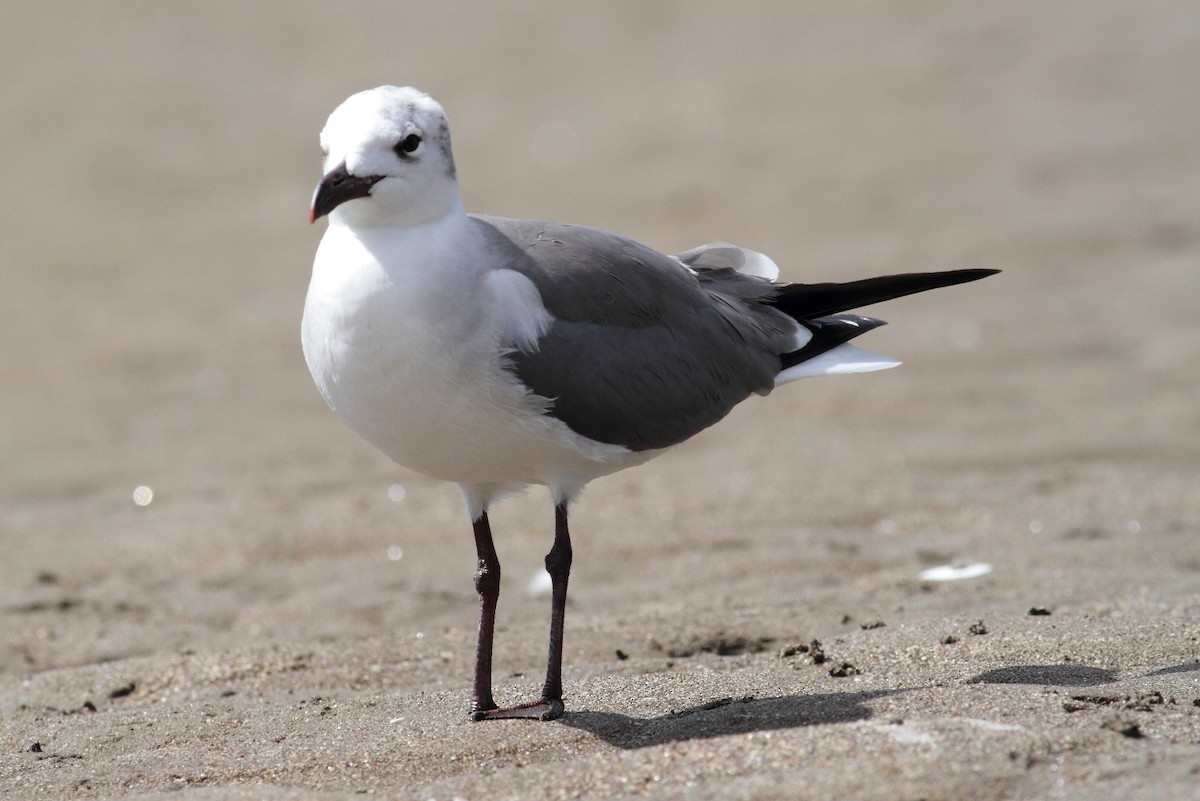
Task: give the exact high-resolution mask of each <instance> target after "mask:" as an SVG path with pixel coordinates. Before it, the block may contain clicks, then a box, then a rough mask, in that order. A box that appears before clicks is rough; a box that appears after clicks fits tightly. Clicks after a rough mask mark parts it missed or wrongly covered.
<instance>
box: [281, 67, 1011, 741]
mask: <svg viewBox="0 0 1200 801" xmlns="http://www.w3.org/2000/svg"><path fill="white" fill-rule="evenodd" d="M321 149H322V151H323V152H324V154H325V159H324V172H325V175H324V177H323V178H322V179H321V182H320V184H319V185H318V186H317V189H316V192H315V194H314V195H313V200H312V207H311V213H310V218H311V220H312V221H314V222H315V221H316V220H317V219H318V218H320V217H325V216H328V217H329V226H328V229H327V230H326V232H325V235H324V237H323V238H322V240H321V244H320V247H319V248H318V250H317V255H316V261H315V263H314V265H313V274H312V282H311V284H310V285H309V289H308V297H307V300H306V301H305V305H304V320H303V323H302V326H301V327H302V334H301V336H302V341H303V344H304V358H305V361H307V363H308V368H309V370H310V371H311V372H312V376H313V379H314V380H315V381H316V384H317V387H318V388H319V389H320V391H321V394H322V395H323V396H324V398H325V401H326V402H327V403H328V404H329V407H330V408H331V409H332V410H333V411H334V412H335V413H336V414H337V416H338V417H340V418H341V419H342V421H343V422H345V423H346V425H348V426H349V427H350V428H352V429H353V430H354V431H356V432H358V433H359V434H360V435H361V436H362V437H363V438H365V439H366V440H367V441H368V442H370V443H371V444H372V445H374V446H375V447H377V448H379V449H380V450H381V451H383V453H385V454H386V455H387V456H389V457H391V458H392V459H393V460H395V461H396V462H398V463H399V464H401V465H404V466H405V467H408V468H411V469H413V470H416V471H417V472H420V473H423V474H425V475H427V476H432V477H434V478H438V479H443V480H446V481H452V482H455V483H457V484H458V485H459V487H460V488H461V489H462V494H463V497H464V499H465V501H466V507H467V511H468V513H469V515H470V518H471V521H472V525H473V528H474V534H475V547H476V552H477V555H478V569H477V570H476V572H475V588H476V590H477V591H478V593H479V602H480V612H479V634H478V640H477V645H476V653H475V660H476V661H475V679H474V690H473V693H472V696H471V717H472V718H474V719H475V720H484V719H493V718H514V717H518V718H541V719H550V718H556V717H559V716H560V715H562V714H563V700H562V636H563V611H564V608H565V606H566V600H567V576H568V574H569V572H570V567H571V540H570V535H569V534H568V531H567V508H568V506H569V505H570V503H571V501H572V500H573V499H574V498H575V497H576V496H577V495H578V494H579V492H580V490H581V489H582V488H583V486H584V485H585V484H587V483H588V482H589V481H591V480H592V479H594V478H597V477H599V476H603V475H606V474H608V473H612V472H615V471H617V470H622V469H624V468H626V467H631V466H633V465H637V464H641V463H643V462H645V461H646V460H648V459H650V458H652V457H654V456H656V455H658V454H660V453H662V452H663V451H664V450H665V449H667V448H669V447H671V446H672V445H677V444H678V443H680V442H683V441H684V440H686V439H688V438H689V437H691V436H693V435H695V434H696V433H698V432H700V431H702V430H704V429H705V428H707V427H709V426H710V425H712V424H713V423H716V422H717V421H718V420H720V419H721V418H722V417H724V416H725V415H726V414H728V413H729V411H730V409H732V408H733V407H734V406H735V405H737V404H738V403H740V402H741V401H743V400H745V399H746V398H747V397H749V396H750V395H752V394H758V395H766V394H767V393H769V392H770V391H771V390H772V389H773V388H775V387H776V386H778V385H779V384H782V383H785V382H788V381H792V380H795V379H797V378H803V377H805V376H816V375H832V374H838V373H857V372H867V371H870V370H881V369H885V368H888V367H894V366H895V365H897V364H899V362H896V361H894V360H892V359H887V358H884V357H881V356H877V355H875V354H872V353H869V352H867V351H865V350H862V349H860V348H857V347H855V346H854V345H851V344H848V343H849V341H850V340H851V339H852V338H854V337H856V336H858V335H859V334H861V333H864V332H865V331H868V330H870V329H872V328H875V327H877V326H880V325H882V324H883V321H881V320H876V319H873V318H870V317H862V316H859V315H855V314H842V313H841V312H844V311H846V310H848V309H853V308H857V307H859V306H864V305H867V304H870V303H876V302H879V301H883V300H888V299H891V298H896V297H900V296H902V295H908V294H911V293H914V292H921V291H924V290H927V289H934V288H936V287H944V286H950V285H952V284H959V283H963V282H966V281H974V280H976V279H979V278H983V277H984V276H987V275H991V274H992V273H994V272H996V271H995V270H956V271H951V272H941V273H913V274H906V275H891V276H885V277H881V278H868V279H866V280H861V281H852V282H850V283H843V284H832V283H822V284H783V283H777V282H776V279H777V278H778V275H779V270H778V268H777V267H776V266H775V263H774V262H773V261H771V260H770V259H769V258H767V257H766V256H764V255H762V254H760V253H756V252H754V251H752V250H747V249H745V248H739V247H736V246H734V245H728V244H713V245H704V246H702V247H698V248H695V249H694V250H689V251H687V252H685V253H679V254H676V255H674V256H667V255H663V254H662V253H659V252H657V251H655V250H651V249H650V248H648V247H646V246H644V245H640V244H638V243H637V242H634V241H632V240H630V239H626V238H625V237H622V236H618V235H616V234H611V233H608V232H606V231H601V230H597V229H594V228H585V227H582V226H576V225H561V224H558V223H549V222H532V221H526V220H512V219H505V218H501V217H484V216H476V215H472V214H467V213H466V211H465V210H464V209H463V205H462V201H461V200H460V198H459V191H458V181H457V176H456V171H455V166H454V158H453V156H452V154H451V150H450V128H449V125H448V123H447V121H446V115H445V113H444V112H443V110H442V107H441V106H440V105H439V104H438V103H437V102H436V101H435V100H433V99H432V98H431V97H429V96H428V95H426V94H424V93H422V92H419V91H417V90H415V89H412V88H407V87H406V88H399V87H394V86H381V87H379V88H377V89H371V90H368V91H365V92H360V93H358V94H355V95H353V96H351V97H350V98H349V99H348V100H346V101H345V102H344V103H342V104H341V105H340V106H338V107H337V109H335V110H334V112H333V114H332V115H330V117H329V121H328V123H327V124H326V125H325V128H324V130H323V131H322V132H321ZM535 484H540V485H544V486H546V487H547V488H548V489H549V492H550V496H551V499H552V500H553V503H554V520H555V525H554V544H553V547H552V548H551V549H550V553H549V554H547V556H546V570H547V571H548V572H549V574H550V578H551V583H552V593H551V598H552V600H551V618H550V655H549V660H548V664H547V667H546V681H545V685H544V686H543V688H542V693H541V697H540V698H538V699H537V700H535V701H532V702H530V703H526V704H521V705H519V706H514V707H508V708H503V709H502V708H500V707H498V706H497V704H496V702H495V701H494V700H493V697H492V682H491V672H492V632H493V628H494V625H495V615H496V600H497V597H498V595H499V592H500V562H499V560H498V559H497V557H496V549H495V547H494V545H493V544H492V533H491V528H490V526H489V524H488V516H487V512H488V508H489V507H490V506H491V504H492V503H493V502H494V501H496V500H498V499H499V498H501V497H502V496H504V495H506V494H508V493H511V492H515V491H519V490H521V489H524V488H525V487H528V486H530V485H535Z"/></svg>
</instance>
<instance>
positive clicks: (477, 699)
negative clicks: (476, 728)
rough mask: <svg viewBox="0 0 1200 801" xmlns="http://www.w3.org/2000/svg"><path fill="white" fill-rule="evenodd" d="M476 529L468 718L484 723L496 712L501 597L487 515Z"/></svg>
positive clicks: (477, 521) (497, 560) (484, 515)
mask: <svg viewBox="0 0 1200 801" xmlns="http://www.w3.org/2000/svg"><path fill="white" fill-rule="evenodd" d="M472 526H473V527H474V529H475V553H476V555H477V556H478V558H479V565H478V567H476V568H475V591H476V592H478V593H479V634H478V638H477V639H476V641H475V686H474V688H473V690H472V692H471V717H472V718H474V719H475V720H483V719H484V718H485V717H487V713H488V712H491V711H493V710H495V709H496V702H495V701H493V700H492V635H493V633H494V631H495V629H496V601H498V600H499V598H500V559H499V558H498V557H497V556H496V546H495V545H494V544H493V543H492V527H491V525H489V524H488V516H487V512H483V513H482V514H480V515H479V519H477V520H476V521H475V522H474V523H472Z"/></svg>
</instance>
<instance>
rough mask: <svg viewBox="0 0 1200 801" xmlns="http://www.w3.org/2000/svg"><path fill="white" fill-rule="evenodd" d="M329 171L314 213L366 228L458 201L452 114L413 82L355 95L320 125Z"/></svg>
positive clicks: (427, 217)
mask: <svg viewBox="0 0 1200 801" xmlns="http://www.w3.org/2000/svg"><path fill="white" fill-rule="evenodd" d="M321 150H322V152H323V153H324V154H325V161H324V170H325V177H324V178H322V179H321V183H320V184H318V185H317V190H316V192H315V193H314V194H313V200H312V208H311V211H310V219H311V220H313V221H314V222H315V221H316V220H317V219H318V218H320V217H323V216H325V215H326V214H334V213H336V217H331V219H338V220H340V221H345V222H347V223H350V224H352V225H359V226H407V225H419V224H421V223H424V222H429V221H431V220H435V219H437V218H439V217H441V216H443V215H445V214H446V213H447V212H449V211H451V210H453V209H454V208H456V207H458V205H459V204H460V201H459V196H458V181H457V179H456V177H455V171H454V155H453V154H452V152H451V150H450V125H449V123H448V122H447V121H446V113H445V112H444V111H443V110H442V107H441V105H439V104H438V102H437V101H436V100H434V99H433V98H432V97H430V96H429V95H427V94H425V93H424V92H420V91H418V90H416V89H413V88H411V87H407V86H405V87H399V86H380V87H378V88H375V89H368V90H367V91H365V92H359V93H358V94H355V95H351V96H350V97H349V98H347V99H346V100H345V102H343V103H342V104H341V105H340V106H338V107H337V108H336V109H334V111H333V113H332V114H330V115H329V121H328V122H326V123H325V128H324V130H322V131H321Z"/></svg>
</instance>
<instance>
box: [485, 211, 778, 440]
mask: <svg viewBox="0 0 1200 801" xmlns="http://www.w3.org/2000/svg"><path fill="white" fill-rule="evenodd" d="M472 220H473V223H474V224H475V225H476V227H477V229H478V231H479V232H480V233H481V235H482V236H484V237H485V238H486V239H487V240H488V243H489V248H490V249H492V251H493V252H494V253H495V254H496V256H497V257H498V260H499V261H498V266H503V267H505V268H509V269H513V270H516V271H518V272H520V273H522V274H523V275H525V276H526V277H528V278H529V279H530V280H531V281H532V282H533V283H534V285H535V286H536V287H537V289H538V291H539V292H540V293H541V296H542V303H543V304H544V305H545V307H546V309H547V311H549V312H550V314H551V315H552V316H553V317H554V322H553V323H552V324H551V325H550V327H549V329H548V330H547V331H546V333H545V335H544V336H543V337H542V338H541V339H540V340H539V341H538V343H537V349H536V350H535V351H533V352H527V351H520V350H518V351H515V352H513V353H512V354H511V357H510V358H511V367H512V370H513V371H514V372H515V374H516V375H517V377H518V378H519V379H520V380H521V381H522V383H524V384H525V385H526V386H528V387H529V388H530V389H531V390H532V391H533V392H535V393H537V394H538V395H541V396H542V397H545V398H549V399H551V401H552V403H553V405H552V407H551V409H550V411H549V413H550V414H552V415H553V416H555V417H556V418H558V419H560V420H562V421H563V422H564V423H566V424H567V425H568V426H569V427H570V428H571V429H573V430H574V431H576V432H578V433H579V434H582V435H583V436H585V437H588V438H590V439H594V440H597V441H599V442H606V443H612V444H616V445H623V446H625V447H627V448H630V449H632V450H648V449H653V448H664V447H667V446H670V445H674V444H676V443H678V442H682V441H683V440H685V439H687V438H688V437H691V436H692V435H694V434H696V433H697V432H699V431H701V430H703V429H705V428H707V427H708V426H710V425H712V424H713V423H716V422H717V421H718V420H720V419H721V418H723V417H724V416H725V415H726V414H728V413H729V410H730V409H732V408H733V407H734V406H735V405H736V404H738V403H740V402H741V401H742V400H744V399H745V398H746V397H747V396H749V395H750V394H751V393H754V392H757V393H761V394H765V393H767V392H769V391H770V390H771V388H772V387H773V385H774V380H775V376H776V375H777V374H778V373H779V371H780V369H781V361H780V355H781V354H783V353H786V352H788V351H789V350H791V349H792V348H793V347H794V345H795V342H796V329H797V324H796V322H794V321H793V320H791V319H790V318H788V317H787V316H786V315H784V314H783V313H782V312H780V311H778V310H776V309H774V308H772V307H771V306H770V305H768V304H769V303H770V302H771V299H772V297H773V296H774V293H775V291H776V290H775V285H773V284H772V283H771V282H769V281H766V280H763V279H760V278H755V277H752V276H746V275H742V274H740V273H738V272H736V271H734V270H732V269H697V270H694V271H693V270H689V269H688V268H686V267H684V266H683V265H682V264H680V262H679V261H677V260H675V259H673V258H671V257H669V256H665V255H663V254H661V253H658V252H657V251H654V250H651V249H650V248H647V247H645V246H644V245H640V244H638V243H637V242H634V241H632V240H630V239H626V238H624V237H620V236H617V235H616V234H611V233H608V232H606V231H600V230H597V229H594V228H586V227H582V226H572V225H561V224H557V223H543V222H531V221H525V220H510V219H504V218H497V217H472Z"/></svg>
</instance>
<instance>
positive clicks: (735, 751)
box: [0, 0, 1200, 801]
mask: <svg viewBox="0 0 1200 801" xmlns="http://www.w3.org/2000/svg"><path fill="white" fill-rule="evenodd" d="M568 9H569V10H568ZM0 66H2V67H3V69H2V70H0V75H2V76H3V77H0V106H2V107H3V109H4V113H3V114H2V115H0V132H2V136H0V141H3V143H4V158H3V163H4V174H5V180H6V184H7V191H5V193H4V200H3V204H4V214H3V215H0V243H2V244H0V252H2V254H3V270H4V276H5V286H4V290H3V291H2V292H0V336H2V340H3V343H4V349H3V354H4V356H3V359H2V360H0V446H2V449H3V453H4V458H3V459H2V460H0V547H2V549H3V550H2V553H3V559H0V616H2V617H0V621H2V622H0V746H2V749H3V756H2V757H0V796H3V797H4V798H5V799H67V798H89V799H90V798H145V799H149V798H159V797H162V798H166V797H170V798H183V799H225V798H230V799H305V800H306V801H307V800H308V799H335V798H346V797H350V796H357V795H360V794H374V795H378V796H382V797H387V798H414V799H431V798H432V799H444V800H448V799H454V798H461V799H488V801H499V800H500V799H543V798H545V799H559V798H634V797H636V798H652V799H751V798H753V799H763V798H779V799H797V798H813V799H825V798H838V799H879V801H884V800H885V799H887V800H888V801H892V800H895V799H905V800H906V801H917V799H924V801H962V800H964V799H984V800H987V801H991V800H993V799H994V800H996V801H999V800H1000V799H1088V800H1089V801H1096V800H1100V801H1103V800H1105V799H1112V800H1113V801H1118V800H1119V801H1143V800H1144V801H1173V800H1174V799H1200V103H1198V102H1197V99H1198V98H1200V10H1197V9H1196V8H1195V6H1194V4H1190V3H1185V2H1167V1H1166V0H1163V1H1161V2H1159V1H1157V0H1152V1H1151V2H1145V3H1138V4H1133V3H1122V2H1115V1H1112V2H1109V1H1101V2H1095V1H1090V0H1089V1H1088V2H1085V1H1084V0H1068V1H1067V2H1061V3H1055V4H1046V3H1040V2H1024V1H1023V0H1022V1H1021V2H1012V3H1003V4H997V3H992V4H984V3H956V2H949V0H929V1H928V2H927V1H926V0H919V1H918V2H911V3H903V4H896V3H887V2H883V0H864V2H861V3H853V4H822V3H810V2H780V1H778V0H772V1H771V2H750V3H739V4H717V3H688V2H682V1H681V0H676V1H672V2H663V3H640V2H633V0H620V1H619V2H611V3H604V4H600V3H586V4H580V5H579V6H578V7H576V6H569V7H568V6H565V5H563V4H557V3H549V2H534V1H533V0H528V1H526V2H519V3H513V4H495V5H492V6H481V5H478V4H471V3H465V2H458V1H457V0H455V1H454V2H445V3H436V4H435V3H425V4H416V3H412V4H409V3H404V4H398V3H383V2H366V3H360V4H345V5H331V4H321V3H314V2H307V1H306V2H289V3H283V2H264V3H255V4H240V3H232V2H213V3H204V4H200V3H183V4H161V3H152V2H103V3H95V4H86V5H82V6H79V7H77V8H74V9H72V10H71V11H70V13H64V11H63V10H62V9H60V8H56V7H54V6H53V5H46V4H43V5H38V4H21V5H19V6H16V7H14V8H12V9H9V10H8V11H7V13H6V15H5V23H4V25H3V28H2V29H0ZM384 83H394V84H411V85H414V86H418V87H421V88H422V89H425V90H426V91H428V92H430V93H431V94H433V95H434V96H435V97H437V98H438V99H439V100H440V101H441V102H442V104H443V105H444V106H445V108H446V110H447V112H448V114H449V116H450V120H451V123H452V125H453V132H454V144H455V155H456V160H457V165H458V170H459V174H460V179H461V182H462V189H463V195H464V200H465V202H466V205H467V208H468V210H470V211H477V212H487V213H493V214H500V215H505V216H512V217H528V218H536V219H551V220H558V221H564V222H575V223H584V224H588V225H593V226H597V227H601V228H607V229H611V230H615V231H619V232H621V233H623V234H626V235H629V236H632V237H633V238H635V239H637V240H639V241H642V242H644V243H646V244H648V245H651V246H653V247H656V248H658V249H660V250H663V251H666V252H678V251H681V250H684V249H686V248H689V247H692V246H695V245H698V244H701V243H704V242H711V241H717V240H723V241H730V242H736V243H738V244H741V245H745V246H747V247H751V248H755V249H757V250H761V251H763V252H765V253H768V254H769V255H771V256H772V257H773V258H774V259H775V260H776V261H777V262H778V263H779V265H780V266H781V268H782V272H783V277H784V278H785V279H787V280H790V281H803V282H819V281H839V280H852V279H855V278H863V277H868V276H872V275H880V274H885V273H889V272H910V271H919V270H921V271H923V270H946V269H955V268H962V267H992V268H1000V269H1002V270H1003V273H1002V274H1001V275H999V276H995V277H992V278H989V279H987V280H986V281H984V282H981V283H977V284H969V285H964V286H961V287H953V288H948V289H944V290H939V291H936V292H932V293H928V294H926V295H920V296H914V297H911V298H905V299H901V300H897V301H893V302H890V303H888V304H885V305H880V306H875V307H870V308H869V309H867V310H866V313H868V314H872V315H875V316H879V317H882V318H884V319H886V320H888V321H889V323H890V324H889V325H888V326H887V327H885V328H882V329H880V330H878V331H873V332H871V333H870V334H868V335H867V336H865V337H864V338H863V339H862V344H863V345H864V346H865V347H868V348H870V349H872V350H875V351H878V352H880V353H884V354H887V355H889V356H893V357H896V358H899V359H901V360H903V361H904V365H903V366H902V367H900V368H899V369H896V370H890V371H887V372H883V373H875V374H871V375H864V376H845V377H837V378H828V379H820V380H815V381H802V382H798V383H796V384H793V385H789V386H786V387H783V388H781V389H780V390H779V391H777V392H775V393H772V395H770V396H769V397H766V398H752V399H751V400H749V401H747V402H746V403H744V404H743V405H742V406H740V407H738V408H737V409H736V410H735V411H734V413H733V414H731V415H730V416H729V417H728V418H727V419H726V420H725V421H723V422H722V423H721V424H720V425H718V426H716V427H714V428H712V429H710V430H708V431H706V432H704V433H703V434H701V435H700V436H698V437H696V438H695V439H694V440H692V441H690V442H688V443H686V444H685V445H683V446H681V447H680V448H678V449H676V450H675V451H673V452H671V453H669V454H667V455H664V456H662V457H661V458H658V459H656V460H654V461H652V462H650V463H649V464H647V465H645V466H643V467H639V468H637V469H634V470H629V471H625V472H623V473H620V474H618V475H615V476H611V477H609V478H605V479H602V480H599V481H597V482H595V483H594V484H593V485H591V486H590V487H589V488H588V489H587V490H586V492H585V494H584V495H583V497H582V499H581V500H580V502H579V503H578V504H577V505H576V506H575V507H574V509H573V517H572V531H573V534H574V539H575V562H574V569H573V573H572V577H571V596H570V605H569V607H568V610H567V623H566V649H565V684H566V694H567V714H566V716H565V717H564V718H562V719H561V720H559V721H554V722H546V723H531V722H523V721H502V722H488V723H482V724H475V723H471V722H469V721H468V720H467V714H466V713H467V703H468V694H469V688H470V679H471V666H472V662H471V660H472V656H473V649H474V636H475V634H474V631H475V622H476V620H475V618H476V613H477V601H476V596H475V593H474V588H473V585H472V582H471V574H472V571H473V570H474V558H475V557H474V549H473V544H472V540H471V531H470V525H469V522H468V520H467V519H466V516H465V514H464V512H463V509H462V502H461V499H460V496H459V494H458V491H457V489H456V488H455V487H454V486H452V485H447V484H441V483H438V482H435V481H432V480H430V479H426V478H423V477H421V476H419V475H416V474H414V473H411V472H409V471H407V470H404V469H403V468H400V467H398V466H396V465H394V464H392V463H390V462H389V461H388V460H387V459H386V458H385V457H383V456H382V455H380V454H378V453H376V452H375V451H374V450H373V449H372V448H371V447H370V446H368V445H367V444H366V443H364V442H362V441H361V440H359V439H358V438H357V437H356V436H355V435H354V434H353V433H351V432H350V431H349V430H347V429H346V428H345V427H344V426H342V425H341V424H340V423H339V422H338V421H337V419H336V418H335V417H334V416H333V415H332V414H331V413H330V412H329V410H328V409H327V408H326V407H325V405H324V403H323V401H322V400H321V397H320V396H319V394H318V393H317V391H316V389H315V388H314V386H313V385H312V381H311V379H310V378H309V376H308V373H307V370H306V368H305V365H304V361H303V358H302V355H301V352H300V344H299V320H300V313H301V308H302V306H303V302H304V295H305V291H306V288H307V283H308V277H309V270H310V267H311V264H312V256H313V252H314V250H315V248H316V245H317V242H318V241H319V239H320V236H321V233H322V232H323V230H324V223H318V224H317V225H309V224H308V221H307V211H308V202H309V198H310V195H311V192H312V189H313V187H314V185H315V184H316V181H317V180H318V178H319V177H320V175H319V174H320V158H319V156H320V153H319V150H318V146H317V134H318V132H319V130H320V128H321V126H322V125H323V124H324V121H325V118H326V116H327V115H328V114H329V112H330V111H331V110H332V109H333V108H334V107H335V106H336V105H337V104H338V103H339V102H341V100H342V99H344V98H345V97H346V96H347V95H349V94H351V93H352V92H355V91H358V90H360V89H364V88H368V87H371V86H376V85H379V84H384ZM492 523H493V528H494V530H495V532H496V539H497V546H498V548H499V552H500V558H501V560H502V563H503V565H504V570H505V573H504V585H503V590H502V595H501V600H500V610H499V627H498V634H497V644H496V670H495V676H496V685H497V686H496V689H497V696H498V698H497V700H498V701H500V702H501V703H505V702H515V701H518V700H522V699H524V698H526V697H528V696H530V695H531V694H532V693H534V692H535V691H536V690H537V688H538V687H539V686H540V680H541V671H542V670H543V666H544V660H545V648H546V642H545V641H546V626H547V617H548V607H549V600H548V598H547V597H545V595H543V594H540V593H539V592H537V591H533V590H531V589H530V586H531V581H532V580H533V578H534V576H535V573H536V571H537V570H538V569H539V568H540V566H541V563H542V556H543V555H544V554H545V552H546V550H547V549H548V548H549V545H550V541H551V535H552V524H553V518H552V511H551V508H550V505H549V503H548V501H547V498H546V494H545V492H544V491H533V492H530V493H529V494H528V495H526V496H522V497H520V498H515V499H512V500H510V501H507V502H506V503H505V504H503V505H501V506H500V507H499V508H498V509H497V510H496V511H495V513H494V514H493V516H492ZM971 565H987V566H990V568H991V569H990V571H988V572H982V570H983V569H982V568H981V569H980V574H979V575H976V576H974V577H965V578H958V579H954V580H948V581H937V580H932V579H930V578H928V574H924V571H927V570H930V569H932V568H936V567H939V566H953V567H958V568H962V567H964V566H971ZM923 575H926V577H925V578H922V576H923ZM814 641H816V643H817V644H814Z"/></svg>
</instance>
